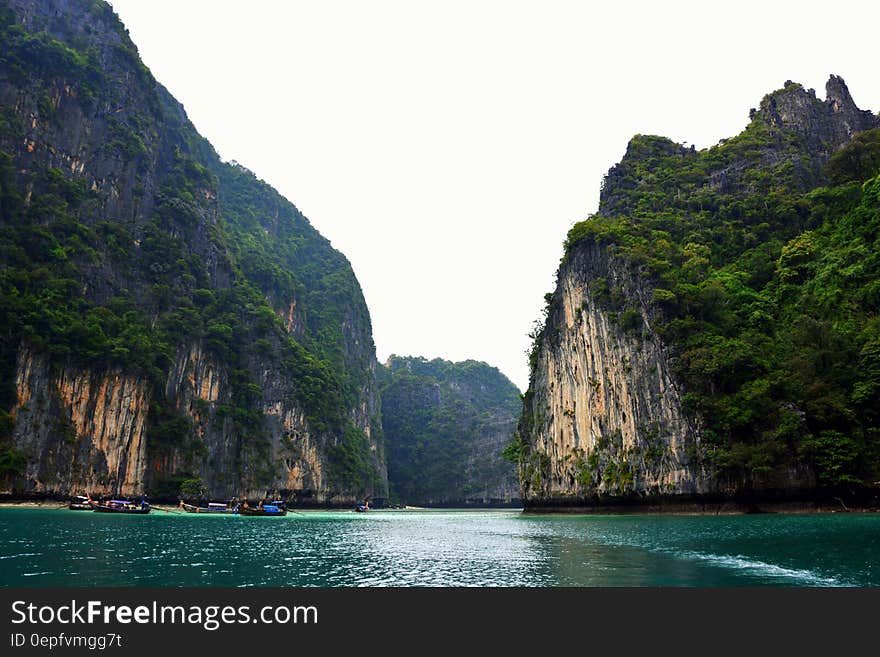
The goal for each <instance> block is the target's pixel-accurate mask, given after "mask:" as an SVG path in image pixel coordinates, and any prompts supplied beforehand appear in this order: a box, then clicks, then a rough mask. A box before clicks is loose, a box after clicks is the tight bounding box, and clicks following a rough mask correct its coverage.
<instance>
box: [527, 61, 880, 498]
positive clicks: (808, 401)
mask: <svg viewBox="0 0 880 657" xmlns="http://www.w3.org/2000/svg"><path fill="white" fill-rule="evenodd" d="M878 127H880V120H878V117H877V116H875V115H873V114H871V113H870V112H865V111H862V110H859V109H858V108H857V107H856V105H855V103H854V102H853V100H852V97H851V96H850V94H849V91H848V90H847V88H846V85H845V84H844V82H843V80H842V79H841V78H839V77H836V76H832V77H831V79H830V80H829V82H828V85H827V99H826V100H825V101H821V100H819V99H817V98H816V97H815V94H814V93H813V92H812V90H810V91H807V90H805V89H803V87H801V85H798V84H795V83H791V82H786V84H785V87H784V88H783V89H781V90H779V91H776V92H774V93H772V94H769V95H768V96H766V97H765V98H764V99H763V101H762V102H761V105H760V108H759V109H758V110H752V112H751V122H750V124H749V125H748V127H747V128H746V130H745V131H744V132H743V133H742V134H740V135H739V136H737V137H735V138H733V139H730V140H723V141H722V142H721V143H720V144H719V145H717V146H715V147H713V148H709V149H706V150H703V151H696V150H695V149H694V148H692V147H691V148H685V147H684V146H682V145H679V144H675V143H673V142H671V141H669V140H668V139H664V138H662V137H652V136H643V135H637V136H636V137H634V138H633V139H632V141H631V142H630V144H629V145H628V147H627V151H626V154H625V156H624V158H623V160H622V161H621V162H620V163H619V164H617V165H615V166H614V167H612V168H611V170H610V171H609V172H608V175H607V177H606V178H605V181H604V184H603V187H602V190H601V197H600V207H599V211H598V213H597V214H596V215H595V216H592V217H590V219H588V220H587V221H583V222H581V223H579V224H577V225H575V226H574V228H572V230H571V231H570V233H569V235H568V239H567V241H566V245H565V255H564V258H563V260H562V263H561V265H560V268H559V270H558V273H557V285H556V289H555V291H554V292H553V293H552V295H548V304H547V307H546V316H545V322H544V325H543V327H542V328H541V329H540V330H539V331H537V332H536V334H535V342H534V346H533V351H532V354H531V379H530V386H529V390H528V392H527V394H526V395H525V401H524V408H523V412H522V416H521V419H520V424H519V429H518V439H517V442H516V444H515V448H516V449H517V450H518V451H519V453H520V466H519V468H520V479H521V487H522V496H523V499H524V502H525V504H526V506H527V507H531V508H553V507H560V506H592V507H596V506H602V505H606V504H619V503H641V504H653V503H657V502H664V503H677V502H682V503H684V502H687V503H690V502H694V501H696V502H699V501H701V500H702V501H705V500H708V499H749V500H755V499H767V498H777V497H785V498H791V497H799V496H800V497H809V496H812V495H815V494H816V493H817V491H818V490H820V489H823V490H825V489H827V490H831V489H835V488H840V487H841V486H847V485H849V486H851V487H852V486H854V487H855V488H859V487H864V486H869V485H870V482H872V481H874V480H875V478H876V473H877V472H878V471H880V468H878V466H880V458H878V455H880V439H878V437H880V431H878V428H877V417H876V413H875V412H874V411H872V410H871V407H870V403H869V402H868V401H867V400H868V399H869V398H872V397H871V395H876V387H872V386H874V385H875V382H874V381H873V379H871V380H870V381H867V380H865V379H864V377H865V375H864V371H862V372H859V371H857V370H858V368H855V369H847V368H852V363H853V362H856V361H858V359H859V354H860V353H861V354H862V356H861V357H862V358H863V362H864V363H868V365H866V366H868V367H869V368H870V367H874V364H873V363H874V361H873V360H871V358H873V355H872V354H873V353H874V352H873V351H871V350H872V349H873V347H872V346H871V345H873V344H874V342H873V341H874V339H875V337H876V336H874V333H873V332H872V331H874V328H871V327H872V326H874V324H873V323H872V320H871V319H870V317H871V316H873V315H872V313H876V307H877V305H878V299H877V297H876V295H873V296H871V295H870V294H869V293H868V292H867V290H868V289H873V288H871V286H872V285H876V281H877V280H878V278H880V269H878V268H877V266H876V262H874V260H872V261H871V264H870V269H869V266H868V265H867V264H865V266H864V268H863V269H862V270H860V272H859V276H861V277H862V278H860V279H859V284H860V285H864V286H865V287H864V288H859V289H858V290H855V289H853V290H852V291H851V292H849V291H848V292H845V293H843V292H839V293H838V296H835V295H834V293H828V294H824V291H825V289H826V288H830V287H833V286H832V277H833V276H836V275H837V273H836V271H837V270H835V269H834V266H833V264H832V263H831V262H830V260H828V259H830V258H832V256H834V257H838V258H839V259H841V262H845V261H847V258H848V257H850V256H849V255H843V254H844V251H845V249H848V248H850V247H849V246H846V247H844V246H843V245H844V244H851V242H847V241H846V240H848V239H849V240H854V239H856V237H855V236H856V235H857V234H858V235H859V237H858V239H859V240H862V239H864V240H865V242H864V246H863V247H860V248H867V249H870V248H871V247H870V246H869V245H870V243H871V242H872V241H874V240H875V238H876V236H873V233H872V232H871V231H872V230H873V229H871V228H870V225H869V224H870V222H867V219H866V218H867V217H870V218H871V221H874V220H876V218H877V208H876V205H873V204H874V200H872V199H873V197H872V193H873V192H872V191H871V190H872V189H873V187H871V185H872V184H880V183H877V179H876V178H873V177H874V176H876V175H877V173H878V171H877V168H878V165H880V158H877V157H876V156H877V154H878V152H880V151H878V144H877V142H878V138H877V135H880V133H877V132H876V131H873V129H875V128H878ZM865 131H871V132H865ZM860 133H862V134H863V135H865V137H864V138H863V137H862V135H861V134H860ZM854 137H857V139H856V140H855V141H853V139H854ZM851 142H852V143H851ZM871 157H874V159H873V160H872V159H871ZM853 162H857V163H858V166H856V165H855V164H853ZM835 167H836V168H835ZM859 167H860V169H859V171H860V172H859V173H857V174H856V173H853V172H854V171H855V170H856V169H858V168H859ZM835 171H838V172H839V171H843V173H842V174H840V175H835ZM872 178H873V181H872ZM839 183H845V184H843V185H841V184H839ZM811 190H812V191H811ZM860 204H861V205H860ZM859 208H862V209H861V210H860V209H859ZM853 213H856V214H858V213H862V214H860V215H859V216H860V217H861V219H860V220H859V221H858V222H856V223H854V224H853V225H854V226H857V227H856V228H847V229H846V230H849V231H850V233H844V232H842V231H844V229H843V228H842V226H844V224H845V222H847V221H855V220H853V219H852V218H851V217H852V216H854V215H853ZM865 222H867V223H865ZM862 232H864V233H865V234H864V237H862V236H861V234H862ZM820 244H825V245H826V247H827V248H826V249H824V250H823V249H822V248H820V247H819V245H820ZM852 244H859V242H852ZM874 248H876V247H874ZM826 260H828V262H826ZM836 284H837V283H835V285H836ZM841 285H843V284H842V283H841ZM820 291H822V292H823V295H824V296H822V303H824V304H825V305H824V306H817V302H816V296H817V295H818V294H819V292H820ZM850 295H851V297H850ZM875 328H876V327H875ZM837 340H839V341H840V343H839V345H838V343H837V342H835V341H837ZM825 341H828V343H831V344H833V345H834V346H833V347H828V344H827V343H826V342H825ZM822 345H825V346H824V347H823V346H822ZM838 349H839V350H840V353H838V352H837V351H836V350H838ZM823 350H824V351H823ZM866 350H867V351H866ZM829 351H834V354H833V357H832V355H831V354H829V353H828V352H829ZM847 354H849V355H847ZM823 356H824V358H825V360H824V361H823V360H822V358H823ZM837 358H839V359H840V361H841V363H840V366H839V367H838V368H837V369H836V370H835V371H834V372H833V373H829V372H830V370H828V369H823V368H821V367H819V365H817V364H818V363H822V362H824V363H825V368H828V367H832V368H833V367H835V366H836V363H837V361H836V360H835V359H837ZM847 359H848V360H847ZM878 371H880V370H878ZM826 380H827V388H825V387H823V386H825V385H826ZM868 391H870V392H868ZM832 398H833V400H835V401H832ZM835 404H836V406H835Z"/></svg>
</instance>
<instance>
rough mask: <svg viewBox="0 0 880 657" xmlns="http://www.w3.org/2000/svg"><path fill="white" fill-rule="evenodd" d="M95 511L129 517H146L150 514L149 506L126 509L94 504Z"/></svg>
mask: <svg viewBox="0 0 880 657" xmlns="http://www.w3.org/2000/svg"><path fill="white" fill-rule="evenodd" d="M92 507H93V510H94V511H97V512H98V513H128V514H129V515H136V516H142V515H146V514H147V513H149V512H150V507H149V506H143V507H135V508H126V507H115V506H105V505H103V504H94V505H92Z"/></svg>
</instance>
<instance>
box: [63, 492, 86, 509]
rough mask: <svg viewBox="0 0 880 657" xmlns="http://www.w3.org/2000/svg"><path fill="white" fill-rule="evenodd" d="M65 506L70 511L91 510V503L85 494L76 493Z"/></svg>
mask: <svg viewBox="0 0 880 657" xmlns="http://www.w3.org/2000/svg"><path fill="white" fill-rule="evenodd" d="M67 508H68V509H70V510H71V511H91V510H92V503H91V502H90V501H89V498H88V497H86V496H85V495H77V496H76V497H73V498H71V500H70V503H69V504H68V505H67Z"/></svg>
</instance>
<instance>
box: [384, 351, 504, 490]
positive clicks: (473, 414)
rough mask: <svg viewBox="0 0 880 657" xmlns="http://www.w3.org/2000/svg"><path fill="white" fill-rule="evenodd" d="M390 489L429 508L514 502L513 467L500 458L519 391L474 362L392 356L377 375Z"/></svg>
mask: <svg viewBox="0 0 880 657" xmlns="http://www.w3.org/2000/svg"><path fill="white" fill-rule="evenodd" d="M379 378H380V385H381V390H382V425H383V428H384V431H385V439H386V442H387V450H388V480H389V483H390V486H391V492H392V495H393V496H394V497H396V498H397V499H399V500H400V501H401V502H404V503H408V504H415V505H430V506H511V505H514V504H517V503H519V499H518V498H519V494H518V486H517V480H516V472H515V468H514V465H513V464H512V463H511V462H510V461H509V460H507V459H505V458H503V457H502V451H503V450H504V448H505V447H506V446H507V444H508V443H509V442H510V440H511V438H512V436H513V432H514V429H515V427H516V418H517V414H518V412H519V408H520V394H519V391H518V390H517V388H516V386H515V385H513V383H512V382H511V381H510V380H509V379H508V378H507V377H505V376H504V375H503V374H501V372H499V371H498V370H497V369H496V368H494V367H491V366H489V365H487V364H485V363H480V362H476V361H464V362H461V363H451V362H449V361H445V360H441V359H439V358H435V359H434V360H430V361H429V360H426V359H424V358H412V357H409V358H405V357H400V356H391V357H390V358H389V359H388V362H387V363H386V364H385V366H384V367H382V371H381V374H380V377H379Z"/></svg>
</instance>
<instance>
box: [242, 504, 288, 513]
mask: <svg viewBox="0 0 880 657" xmlns="http://www.w3.org/2000/svg"><path fill="white" fill-rule="evenodd" d="M238 514H239V515H242V516H270V517H271V516H275V517H281V516H286V515H287V507H286V506H285V505H284V502H281V501H277V502H273V503H272V504H262V503H261V504H258V505H257V506H247V505H246V504H241V505H239V507H238Z"/></svg>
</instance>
